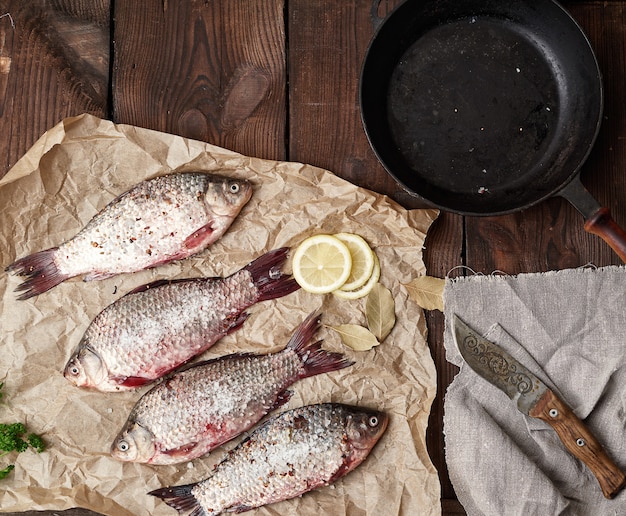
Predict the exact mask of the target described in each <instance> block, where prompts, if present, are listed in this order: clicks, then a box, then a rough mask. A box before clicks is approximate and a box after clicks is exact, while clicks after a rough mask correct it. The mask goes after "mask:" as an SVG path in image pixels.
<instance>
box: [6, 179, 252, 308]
mask: <svg viewBox="0 0 626 516" xmlns="http://www.w3.org/2000/svg"><path fill="white" fill-rule="evenodd" d="M251 196H252V186H251V184H250V183H249V182H248V181H246V180H242V179H234V178H228V177H223V176H219V175H211V174H204V173H200V172H187V173H173V174H168V175H164V176H159V177H155V178H153V179H149V180H146V181H142V182H141V183H139V184H137V185H135V186H134V187H133V188H131V189H130V190H128V191H127V192H126V193H124V194H122V195H120V196H119V197H117V198H116V199H114V200H113V201H111V202H110V203H109V204H108V205H107V206H106V207H105V208H103V209H102V210H101V211H100V212H99V213H98V214H97V215H96V216H95V217H94V218H92V219H91V221H89V223H88V224H87V225H86V226H85V227H84V228H83V229H82V230H81V231H80V232H78V233H77V234H76V236H74V237H73V238H71V239H70V240H68V241H66V242H64V243H62V244H60V245H59V246H58V247H53V248H50V249H47V250H45V251H40V252H37V253H34V254H31V255H29V256H26V257H24V258H20V259H19V260H17V261H15V262H14V263H12V264H11V265H9V266H8V267H7V268H6V270H7V271H8V272H11V273H14V274H17V275H20V276H25V277H26V278H27V279H26V280H25V281H24V282H22V283H21V284H20V285H19V286H18V287H17V289H16V291H17V292H22V294H21V295H20V296H19V297H18V299H28V298H30V297H33V296H36V295H39V294H41V293H43V292H46V291H48V290H50V289H51V288H53V287H55V286H56V285H58V284H59V283H62V282H63V281H65V280H66V279H68V278H72V277H74V276H81V275H84V280H85V281H89V280H99V279H104V278H108V277H110V276H114V275H116V274H120V273H126V272H135V271H139V270H143V269H147V268H150V267H155V266H157V265H162V264H164V263H169V262H171V261H174V260H181V259H183V258H187V257H189V256H192V255H194V254H196V253H198V252H200V251H202V250H203V249H205V248H206V247H207V246H209V245H210V244H212V243H214V242H215V241H217V240H218V239H219V238H220V237H221V236H222V235H223V234H224V233H225V232H226V230H227V229H228V228H229V227H230V225H231V224H232V222H233V220H234V219H235V218H236V217H237V215H238V214H239V212H240V211H241V209H242V208H243V207H244V206H245V204H246V203H247V202H248V201H249V200H250V197H251Z"/></svg>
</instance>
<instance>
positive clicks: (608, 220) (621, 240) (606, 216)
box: [585, 208, 626, 263]
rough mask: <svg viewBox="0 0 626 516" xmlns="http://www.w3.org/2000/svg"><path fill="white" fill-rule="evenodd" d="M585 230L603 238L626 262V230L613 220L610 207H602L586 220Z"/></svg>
mask: <svg viewBox="0 0 626 516" xmlns="http://www.w3.org/2000/svg"><path fill="white" fill-rule="evenodd" d="M585 231H587V232H589V233H593V234H594V235H598V236H599V237H600V238H602V239H603V240H604V241H605V242H606V243H607V244H609V245H610V246H611V247H612V248H613V251H615V252H616V253H617V254H618V255H619V257H620V258H621V259H622V261H623V262H625V263H626V232H624V230H623V229H622V228H621V227H619V226H618V225H617V222H615V221H614V220H613V217H611V213H610V212H609V209H608V208H600V209H599V210H598V211H597V212H596V213H594V214H593V215H592V216H591V217H589V218H588V219H587V220H585Z"/></svg>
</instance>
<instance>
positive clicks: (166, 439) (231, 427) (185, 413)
mask: <svg viewBox="0 0 626 516" xmlns="http://www.w3.org/2000/svg"><path fill="white" fill-rule="evenodd" d="M303 370H304V367H303V364H302V361H301V360H300V358H298V356H297V354H296V352H295V351H293V350H291V349H289V348H286V349H284V350H283V351H280V352H278V353H274V354H270V355H245V356H241V355H234V356H230V357H227V358H225V359H220V360H214V361H211V362H209V363H206V364H202V365H198V366H194V367H192V368H190V369H187V370H185V371H182V372H180V373H177V374H176V375H175V376H173V377H172V378H171V379H169V380H166V381H165V382H163V383H161V384H159V385H157V386H155V387H154V388H153V389H152V390H150V391H149V392H148V393H146V394H145V395H144V396H143V397H142V398H141V400H140V401H139V403H138V404H137V405H136V406H135V408H134V409H133V411H132V413H131V415H130V417H129V423H132V422H137V423H139V424H140V425H141V426H142V427H143V428H146V429H148V430H149V431H151V432H152V434H153V435H154V443H155V445H156V448H157V450H161V451H167V450H174V449H177V448H180V447H182V446H184V445H186V444H188V443H200V444H199V446H200V448H201V449H202V451H200V450H197V449H196V450H194V455H197V454H198V453H200V454H204V453H203V451H204V450H207V451H208V450H210V449H212V448H214V447H215V446H216V445H217V444H220V443H221V442H223V441H224V440H225V439H229V438H230V437H231V436H232V435H233V433H234V432H235V433H236V434H239V433H240V432H241V431H244V430H245V429H247V428H249V427H250V426H251V425H252V424H253V423H254V422H256V421H258V419H259V418H260V416H262V415H264V414H266V413H267V411H268V410H269V409H271V408H272V406H273V405H274V404H275V401H276V397H277V395H278V394H279V393H281V392H282V391H283V390H284V389H285V388H286V387H287V386H289V385H290V384H292V383H293V382H294V381H295V380H297V379H298V378H299V376H300V374H301V373H302V372H303ZM251 400H252V403H251ZM209 432H210V435H207V434H208V433H209ZM154 462H157V463H158V462H162V463H166V462H167V458H165V459H163V458H161V460H160V461H159V460H158V459H157V460H156V461H154Z"/></svg>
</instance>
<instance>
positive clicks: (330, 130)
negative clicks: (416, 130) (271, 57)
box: [288, 0, 415, 204]
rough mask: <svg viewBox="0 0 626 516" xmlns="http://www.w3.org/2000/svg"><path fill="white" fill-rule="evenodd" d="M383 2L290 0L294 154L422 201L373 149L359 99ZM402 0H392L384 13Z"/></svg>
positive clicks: (397, 197)
mask: <svg viewBox="0 0 626 516" xmlns="http://www.w3.org/2000/svg"><path fill="white" fill-rule="evenodd" d="M377 3H378V2H377V1H374V2H372V0H351V1H343V2H332V1H325V2H310V1H306V0H292V1H290V2H289V4H288V6H289V13H288V16H289V20H288V31H289V85H290V87H289V160H291V161H299V162H303V163H309V164H311V165H315V166H319V167H322V168H325V169H327V170H331V171H332V172H334V173H335V174H337V175H338V176H340V177H343V178H344V179H347V180H349V181H351V182H352V183H354V184H356V185H359V186H362V187H365V188H369V189H372V190H375V191H377V192H380V193H384V194H387V195H389V196H391V197H392V198H394V199H395V200H396V201H398V202H402V203H403V204H410V203H411V202H415V201H414V200H412V199H411V198H410V196H408V195H407V194H406V193H405V192H404V190H403V189H402V188H401V187H400V186H399V185H398V184H397V183H396V182H395V181H393V179H391V177H390V176H389V175H387V174H386V173H385V171H384V169H383V168H382V166H381V165H380V164H379V163H378V161H377V160H376V157H375V155H374V153H373V152H372V150H371V148H370V146H369V144H368V142H367V138H366V136H365V132H364V130H363V126H362V124H361V117H360V110H359V103H358V82H359V74H360V67H361V63H362V61H363V58H364V56H365V52H366V50H367V46H368V44H369V42H370V39H371V37H372V35H373V33H374V28H375V24H376V23H377V22H378V19H377V18H376V17H371V15H370V14H371V9H372V5H373V4H377ZM399 3H400V1H399V0H398V1H391V2H386V5H385V9H386V10H384V11H383V10H382V8H381V11H382V12H380V16H384V15H385V14H386V13H387V12H388V11H389V10H391V8H392V7H393V6H394V5H398V4H399Z"/></svg>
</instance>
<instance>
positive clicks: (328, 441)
mask: <svg viewBox="0 0 626 516" xmlns="http://www.w3.org/2000/svg"><path fill="white" fill-rule="evenodd" d="M348 418H349V414H348V413H347V412H346V411H344V410H342V409H341V408H331V407H329V406H326V405H313V406H308V407H301V408H300V409H295V410H293V411H289V412H285V413H283V414H281V416H279V417H277V418H274V419H273V420H270V421H269V422H268V423H269V424H266V425H264V426H262V427H260V428H259V430H257V431H255V433H254V434H253V435H252V436H251V438H250V439H248V440H247V441H244V442H243V443H242V444H241V445H240V446H239V447H238V448H236V449H235V450H234V451H233V452H232V453H230V454H229V455H228V456H227V458H226V459H225V460H224V461H223V462H222V463H220V464H219V465H218V466H217V467H216V469H215V473H214V474H213V475H212V476H211V477H209V478H208V479H206V480H204V481H202V482H200V483H198V484H197V485H196V486H195V487H194V488H193V489H192V491H191V492H192V494H193V495H194V496H195V497H196V499H197V500H198V502H199V503H200V505H201V506H202V507H203V508H204V510H205V511H207V512H208V513H210V514H218V513H219V512H220V511H223V510H225V509H227V508H229V507H231V506H240V505H243V506H246V507H258V506H260V505H264V504H269V503H273V502H277V501H281V500H285V499H288V498H292V497H294V496H299V495H300V494H302V493H304V492H307V491H309V490H311V489H313V488H315V487H319V486H321V485H325V484H326V483H328V482H329V481H330V480H331V479H332V477H333V475H334V474H335V473H336V472H337V471H338V470H339V469H340V468H341V466H342V465H343V463H344V457H345V456H346V455H347V454H348V447H349V445H350V443H349V440H348V438H347V435H346V422H347V419H348Z"/></svg>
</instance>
